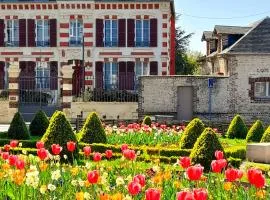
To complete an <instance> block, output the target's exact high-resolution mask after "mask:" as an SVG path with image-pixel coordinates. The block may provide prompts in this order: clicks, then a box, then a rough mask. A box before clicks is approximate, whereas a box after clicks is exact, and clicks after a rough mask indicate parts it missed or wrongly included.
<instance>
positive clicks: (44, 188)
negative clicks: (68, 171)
mask: <svg viewBox="0 0 270 200" xmlns="http://www.w3.org/2000/svg"><path fill="white" fill-rule="evenodd" d="M46 190H47V186H46V185H42V186H41V187H40V189H39V191H40V193H41V194H45V192H46Z"/></svg>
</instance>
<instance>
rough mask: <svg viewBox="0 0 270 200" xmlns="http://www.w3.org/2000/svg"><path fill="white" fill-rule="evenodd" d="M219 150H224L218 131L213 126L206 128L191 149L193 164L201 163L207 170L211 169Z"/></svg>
mask: <svg viewBox="0 0 270 200" xmlns="http://www.w3.org/2000/svg"><path fill="white" fill-rule="evenodd" d="M217 150H219V151H224V150H223V147H222V145H221V144H220V142H219V140H218V137H217V135H216V133H215V132H214V131H213V130H212V129H211V128H206V129H205V130H204V131H203V133H202V134H201V136H200V137H199V138H198V140H197V141H196V143H195V145H194V148H193V149H192V151H191V154H190V158H191V161H192V163H193V164H201V165H202V166H203V167H204V169H205V170H206V171H209V169H210V166H211V162H212V160H214V159H215V152H216V151H217Z"/></svg>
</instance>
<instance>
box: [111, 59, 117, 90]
mask: <svg viewBox="0 0 270 200" xmlns="http://www.w3.org/2000/svg"><path fill="white" fill-rule="evenodd" d="M117 77H118V64H117V63H112V89H115V88H116V86H117Z"/></svg>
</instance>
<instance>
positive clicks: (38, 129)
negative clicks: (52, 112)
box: [29, 110, 50, 136]
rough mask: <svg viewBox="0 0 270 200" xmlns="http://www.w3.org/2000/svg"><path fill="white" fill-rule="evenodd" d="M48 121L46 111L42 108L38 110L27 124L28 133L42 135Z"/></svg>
mask: <svg viewBox="0 0 270 200" xmlns="http://www.w3.org/2000/svg"><path fill="white" fill-rule="evenodd" d="M49 123H50V122H49V120H48V117H47V115H46V113H45V112H43V111H42V110H40V111H38V112H37V113H36V115H35V117H34V119H33V120H32V122H31V124H30V126H29V131H30V134H31V135H33V136H43V135H44V133H45V132H46V130H47V128H48V126H49Z"/></svg>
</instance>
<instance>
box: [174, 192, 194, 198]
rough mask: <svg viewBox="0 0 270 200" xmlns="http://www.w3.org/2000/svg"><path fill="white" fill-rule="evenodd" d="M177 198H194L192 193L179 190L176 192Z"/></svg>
mask: <svg viewBox="0 0 270 200" xmlns="http://www.w3.org/2000/svg"><path fill="white" fill-rule="evenodd" d="M176 199H177V200H194V196H193V193H191V192H189V191H181V192H177V194H176Z"/></svg>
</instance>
